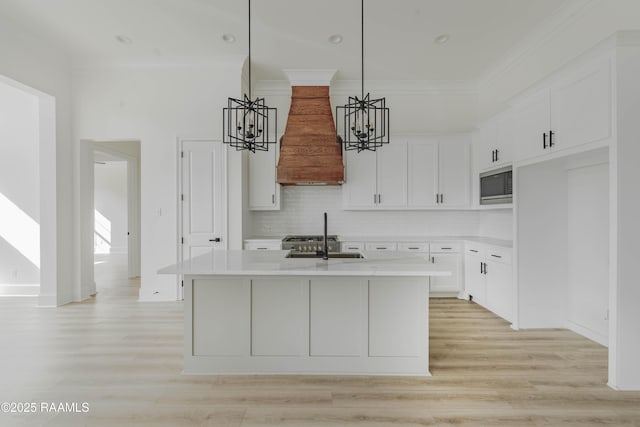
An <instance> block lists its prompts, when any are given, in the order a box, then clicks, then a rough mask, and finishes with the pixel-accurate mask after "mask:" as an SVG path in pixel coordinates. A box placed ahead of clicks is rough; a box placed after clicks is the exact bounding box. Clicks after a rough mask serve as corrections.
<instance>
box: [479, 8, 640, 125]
mask: <svg viewBox="0 0 640 427" xmlns="http://www.w3.org/2000/svg"><path fill="white" fill-rule="evenodd" d="M639 28H640V2H639V1H637V0H592V1H582V0H580V1H574V2H568V3H567V4H566V7H565V8H564V9H562V10H561V11H560V12H559V13H557V14H556V15H555V17H554V18H553V19H551V20H550V21H549V22H548V23H547V24H546V25H543V26H541V27H540V28H538V31H537V32H536V33H535V34H532V35H530V37H529V38H528V39H527V40H525V41H524V42H523V43H521V45H520V46H519V48H517V49H514V51H512V52H511V53H510V54H509V55H508V56H507V57H506V58H505V60H504V61H503V62H502V63H501V64H498V65H496V67H495V68H494V70H493V71H492V72H490V73H489V74H488V75H487V76H486V78H485V79H484V80H483V81H481V82H480V85H479V88H478V89H479V97H478V107H479V109H478V117H479V118H480V119H481V120H482V119H486V118H488V117H490V116H491V115H493V114H495V113H497V112H499V111H501V110H502V109H504V103H505V102H506V101H508V100H509V99H510V98H511V97H513V96H514V95H516V94H518V93H519V92H521V91H523V90H524V89H526V88H527V87H529V86H531V85H533V84H534V83H536V82H537V81H539V80H541V79H543V78H544V77H546V76H547V75H549V74H550V73H552V72H553V71H555V70H557V69H558V68H560V67H561V66H562V65H565V64H567V63H568V62H570V61H571V60H572V59H574V58H575V57H577V56H579V55H580V54H581V53H583V52H585V51H587V50H588V49H590V48H591V47H593V46H594V45H596V44H597V43H599V42H600V41H602V40H604V39H605V38H607V37H609V36H610V35H612V34H613V33H614V32H616V31H618V30H631V29H639Z"/></svg>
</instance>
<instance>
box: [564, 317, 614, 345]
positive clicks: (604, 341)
mask: <svg viewBox="0 0 640 427" xmlns="http://www.w3.org/2000/svg"><path fill="white" fill-rule="evenodd" d="M567 329H569V330H570V331H573V332H575V333H576V334H578V335H582V336H583V337H585V338H588V339H590V340H591V341H594V342H596V343H598V344H600V345H603V346H605V347H609V338H608V337H607V336H605V335H602V334H601V333H599V332H596V331H593V330H591V329H589V328H585V327H584V326H580V325H578V324H577V323H574V322H571V321H567Z"/></svg>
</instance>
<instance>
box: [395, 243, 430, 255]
mask: <svg viewBox="0 0 640 427" xmlns="http://www.w3.org/2000/svg"><path fill="white" fill-rule="evenodd" d="M398 250H399V251H402V252H425V253H427V252H429V246H428V245H427V244H426V243H398Z"/></svg>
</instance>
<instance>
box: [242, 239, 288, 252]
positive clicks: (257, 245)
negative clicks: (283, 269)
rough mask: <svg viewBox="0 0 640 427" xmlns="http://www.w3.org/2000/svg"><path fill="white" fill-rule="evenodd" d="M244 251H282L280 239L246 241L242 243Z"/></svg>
mask: <svg viewBox="0 0 640 427" xmlns="http://www.w3.org/2000/svg"><path fill="white" fill-rule="evenodd" d="M244 249H245V250H262V251H279V250H281V249H282V240H280V239H247V240H245V241H244Z"/></svg>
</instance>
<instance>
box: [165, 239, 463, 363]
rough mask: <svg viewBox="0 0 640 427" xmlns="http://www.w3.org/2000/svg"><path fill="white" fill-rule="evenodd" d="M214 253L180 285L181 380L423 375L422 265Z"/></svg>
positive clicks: (391, 256) (194, 263)
mask: <svg viewBox="0 0 640 427" xmlns="http://www.w3.org/2000/svg"><path fill="white" fill-rule="evenodd" d="M286 255H287V251H212V252H211V253H210V254H206V255H202V256H199V257H197V258H193V259H190V260H187V261H185V262H183V263H181V264H178V265H174V266H170V267H167V268H164V269H162V270H160V273H165V274H180V275H183V277H184V298H185V300H184V303H185V312H184V313H185V329H184V331H185V336H184V373H185V374H343V375H349V374H352V375H429V277H431V276H446V275H449V274H451V273H450V272H449V271H446V270H442V269H441V268H440V269H439V268H438V267H437V266H434V265H433V264H429V263H428V260H427V259H426V257H422V256H415V255H411V254H402V253H364V256H365V259H329V260H326V261H325V260H322V259H321V258H318V259H290V258H286Z"/></svg>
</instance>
